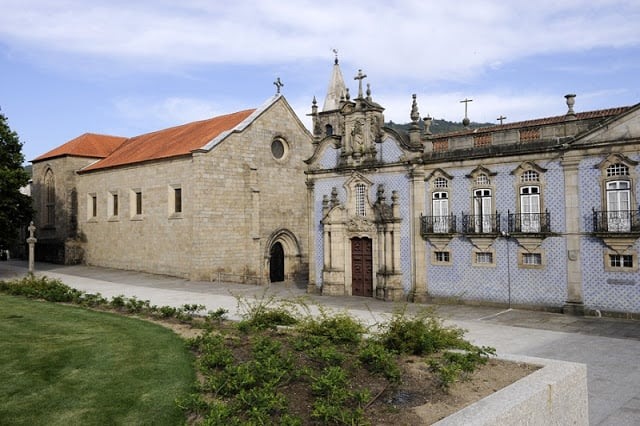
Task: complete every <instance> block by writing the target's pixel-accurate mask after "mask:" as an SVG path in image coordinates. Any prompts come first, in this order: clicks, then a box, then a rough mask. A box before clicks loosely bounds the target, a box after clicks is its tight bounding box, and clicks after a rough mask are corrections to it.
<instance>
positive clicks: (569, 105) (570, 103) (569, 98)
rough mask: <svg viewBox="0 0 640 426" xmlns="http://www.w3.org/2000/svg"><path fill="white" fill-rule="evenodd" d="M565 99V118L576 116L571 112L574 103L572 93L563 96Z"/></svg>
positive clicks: (574, 96)
mask: <svg viewBox="0 0 640 426" xmlns="http://www.w3.org/2000/svg"><path fill="white" fill-rule="evenodd" d="M564 97H565V99H566V100H567V108H568V110H567V116H569V117H575V116H576V112H575V111H574V110H573V106H574V105H575V103H576V95H575V94H573V93H570V94H568V95H564Z"/></svg>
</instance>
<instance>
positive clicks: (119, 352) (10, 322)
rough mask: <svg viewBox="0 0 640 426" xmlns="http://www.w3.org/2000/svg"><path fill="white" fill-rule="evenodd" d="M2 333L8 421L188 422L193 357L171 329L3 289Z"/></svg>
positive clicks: (1, 411) (2, 387)
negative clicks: (181, 403) (184, 405)
mask: <svg viewBox="0 0 640 426" xmlns="http://www.w3.org/2000/svg"><path fill="white" fill-rule="evenodd" d="M0 336H2V338H1V339H0V366H1V367H0V397H1V398H2V404H0V419H1V420H0V423H3V424H13V425H17V424H31V425H33V424H48V425H56V424H57V425H68V424H83V425H92V424H139V425H141V424H154V425H163V424H167V425H174V424H181V423H183V422H184V414H183V413H182V411H181V410H180V409H179V408H178V407H177V405H176V403H175V400H176V398H177V397H179V396H181V395H183V394H186V393H188V392H189V391H190V388H191V387H192V386H193V383H194V380H195V373H194V371H193V356H192V355H191V354H190V353H189V351H188V349H187V348H186V347H185V344H184V341H183V340H181V339H180V338H179V337H178V336H177V335H175V334H174V333H173V332H172V331H170V330H168V329H166V328H163V327H161V326H158V325H155V324H152V323H149V322H146V321H140V320H139V319H134V318H128V317H123V316H121V315H114V314H110V313H104V312H96V311H91V310H87V309H83V308H79V307H73V306H67V305H58V304H52V303H46V302H41V301H34V300H27V299H24V298H21V297H15V296H8V295H2V294H0Z"/></svg>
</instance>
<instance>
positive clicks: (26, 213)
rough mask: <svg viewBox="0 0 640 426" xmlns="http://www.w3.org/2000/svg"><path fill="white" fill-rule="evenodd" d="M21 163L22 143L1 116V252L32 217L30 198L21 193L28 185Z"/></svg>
mask: <svg viewBox="0 0 640 426" xmlns="http://www.w3.org/2000/svg"><path fill="white" fill-rule="evenodd" d="M23 162H24V155H22V143H21V142H20V139H19V138H18V135H17V134H16V132H14V131H12V130H11V128H10V127H9V124H8V123H7V117H5V115H4V114H2V112H0V249H7V248H9V247H10V246H11V245H12V244H14V243H15V242H16V239H17V237H18V235H19V234H18V231H19V230H20V228H21V227H23V226H25V225H26V224H28V223H29V220H31V218H32V216H33V206H32V203H31V197H29V196H27V195H24V194H22V193H21V192H20V188H21V187H23V186H25V185H27V183H29V174H28V173H27V172H26V171H25V170H24V168H23V167H22V163H23Z"/></svg>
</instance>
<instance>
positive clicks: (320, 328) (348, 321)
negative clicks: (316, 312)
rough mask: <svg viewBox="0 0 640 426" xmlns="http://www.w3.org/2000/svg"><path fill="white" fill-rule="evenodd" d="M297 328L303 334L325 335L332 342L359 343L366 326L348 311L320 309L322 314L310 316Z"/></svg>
mask: <svg viewBox="0 0 640 426" xmlns="http://www.w3.org/2000/svg"><path fill="white" fill-rule="evenodd" d="M296 330H297V331H298V332H300V333H301V334H303V335H308V336H319V337H325V338H327V339H328V340H329V341H330V342H332V343H338V344H357V343H360V341H361V340H362V337H363V335H364V333H365V332H366V331H367V329H366V327H365V326H364V325H363V324H362V323H361V322H360V321H359V320H357V319H355V318H353V317H352V316H350V315H349V314H347V313H339V314H332V313H330V312H327V311H324V310H320V316H319V317H318V318H314V317H312V316H308V317H307V318H305V319H304V321H302V322H301V323H300V324H299V325H298V326H297V327H296Z"/></svg>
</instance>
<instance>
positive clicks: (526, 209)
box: [520, 172, 540, 232]
mask: <svg viewBox="0 0 640 426" xmlns="http://www.w3.org/2000/svg"><path fill="white" fill-rule="evenodd" d="M525 173H526V172H525ZM523 176H524V175H523ZM520 230H521V231H522V232H540V187H539V186H521V187H520Z"/></svg>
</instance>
